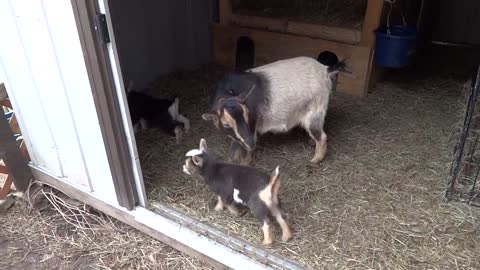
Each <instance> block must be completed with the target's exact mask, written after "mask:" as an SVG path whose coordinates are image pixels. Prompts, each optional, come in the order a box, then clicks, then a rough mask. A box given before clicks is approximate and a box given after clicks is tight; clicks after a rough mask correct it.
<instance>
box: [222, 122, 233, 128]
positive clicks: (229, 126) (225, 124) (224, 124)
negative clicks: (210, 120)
mask: <svg viewBox="0 0 480 270" xmlns="http://www.w3.org/2000/svg"><path fill="white" fill-rule="evenodd" d="M222 124H223V127H224V128H226V129H230V128H232V126H231V125H230V124H227V123H222Z"/></svg>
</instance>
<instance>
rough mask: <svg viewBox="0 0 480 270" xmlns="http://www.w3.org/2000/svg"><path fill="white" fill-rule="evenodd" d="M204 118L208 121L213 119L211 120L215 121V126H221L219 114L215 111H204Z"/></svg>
mask: <svg viewBox="0 0 480 270" xmlns="http://www.w3.org/2000/svg"><path fill="white" fill-rule="evenodd" d="M202 118H203V120H206V121H209V120H211V121H213V124H215V126H216V127H217V128H219V127H220V125H219V120H218V115H216V114H215V113H204V114H203V115H202Z"/></svg>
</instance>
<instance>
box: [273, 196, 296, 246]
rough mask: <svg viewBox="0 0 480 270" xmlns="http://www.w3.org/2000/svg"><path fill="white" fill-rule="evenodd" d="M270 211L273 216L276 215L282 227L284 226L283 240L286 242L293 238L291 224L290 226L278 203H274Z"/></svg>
mask: <svg viewBox="0 0 480 270" xmlns="http://www.w3.org/2000/svg"><path fill="white" fill-rule="evenodd" d="M270 212H271V213H272V216H274V217H275V219H276V220H277V222H278V224H279V225H280V228H282V241H284V242H286V241H288V240H290V239H291V238H292V231H291V230H290V226H288V223H287V221H286V220H285V217H284V214H283V211H282V210H281V208H280V207H279V206H278V205H272V206H271V208H270Z"/></svg>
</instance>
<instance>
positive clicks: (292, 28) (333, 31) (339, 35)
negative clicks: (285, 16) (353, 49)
mask: <svg viewBox="0 0 480 270" xmlns="http://www.w3.org/2000/svg"><path fill="white" fill-rule="evenodd" d="M286 32H287V33H291V34H296V35H304V36H308V37H313V38H323V39H326V40H331V41H339V42H345V43H348V44H358V43H359V42H360V40H361V37H362V33H361V32H360V31H358V30H355V29H348V28H342V27H333V26H325V25H316V24H309V23H300V22H292V21H289V22H288V25H287V30H286Z"/></svg>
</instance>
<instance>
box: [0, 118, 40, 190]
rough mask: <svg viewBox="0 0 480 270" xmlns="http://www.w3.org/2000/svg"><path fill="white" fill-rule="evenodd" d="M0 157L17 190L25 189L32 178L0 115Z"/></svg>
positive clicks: (9, 130) (7, 125)
mask: <svg viewBox="0 0 480 270" xmlns="http://www.w3.org/2000/svg"><path fill="white" fill-rule="evenodd" d="M0 158H1V159H2V160H3V162H4V164H5V166H6V167H7V168H8V172H9V175H11V176H12V177H13V181H14V183H15V186H16V187H17V188H18V189H19V190H22V191H24V190H26V189H27V188H28V185H29V184H30V180H31V179H32V174H31V172H30V169H29V167H28V165H27V162H26V161H25V160H24V159H23V157H22V155H21V154H20V149H19V148H18V145H17V142H16V140H15V138H14V136H13V133H12V130H11V129H10V126H9V124H8V122H7V119H6V118H5V117H0Z"/></svg>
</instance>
